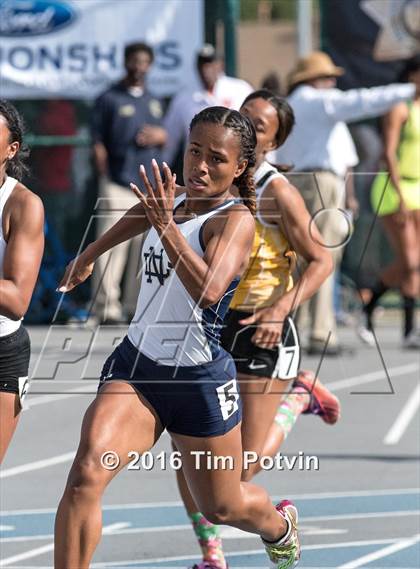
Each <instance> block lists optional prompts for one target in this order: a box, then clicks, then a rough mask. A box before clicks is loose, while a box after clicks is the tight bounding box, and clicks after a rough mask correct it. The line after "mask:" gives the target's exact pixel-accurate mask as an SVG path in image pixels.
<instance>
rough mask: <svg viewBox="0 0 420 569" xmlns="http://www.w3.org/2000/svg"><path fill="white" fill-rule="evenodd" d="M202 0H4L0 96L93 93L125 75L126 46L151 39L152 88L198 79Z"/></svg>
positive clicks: (166, 91)
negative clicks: (196, 73) (197, 55)
mask: <svg viewBox="0 0 420 569" xmlns="http://www.w3.org/2000/svg"><path fill="white" fill-rule="evenodd" d="M203 19H204V16H203V2H202V0H187V1H186V0H118V2H116V1H115V0H0V97H2V98H7V99H34V98H42V99H45V98H68V99H92V98H94V97H96V96H97V95H98V94H99V93H101V92H102V91H103V90H104V89H105V88H106V87H108V86H109V84H110V83H111V82H113V81H116V80H117V79H119V78H120V77H121V76H122V75H123V74H124V69H123V53H124V46H125V45H126V44H128V43H132V42H136V41H144V42H146V43H148V44H150V45H151V46H152V47H153V49H154V51H155V62H154V65H153V68H152V71H151V73H150V75H149V78H148V87H149V89H150V90H151V92H152V93H154V94H155V95H158V96H171V95H173V94H174V93H175V92H177V91H178V90H179V89H180V88H181V87H182V86H183V85H185V84H187V83H191V82H192V81H193V80H194V67H195V53H196V52H197V50H198V49H199V48H200V47H201V45H202V43H203V27H204V21H203Z"/></svg>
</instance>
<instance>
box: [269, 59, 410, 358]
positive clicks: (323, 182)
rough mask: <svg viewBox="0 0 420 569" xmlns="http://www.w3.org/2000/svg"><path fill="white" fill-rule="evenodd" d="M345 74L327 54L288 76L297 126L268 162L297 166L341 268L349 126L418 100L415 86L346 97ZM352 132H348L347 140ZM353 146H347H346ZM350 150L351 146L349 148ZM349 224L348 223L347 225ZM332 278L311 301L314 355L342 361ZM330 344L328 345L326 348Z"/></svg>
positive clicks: (297, 181) (299, 182) (297, 178)
mask: <svg viewBox="0 0 420 569" xmlns="http://www.w3.org/2000/svg"><path fill="white" fill-rule="evenodd" d="M343 73H344V69H342V68H340V67H336V66H335V65H334V63H333V61H332V60H331V58H330V57H329V56H328V55H327V54H326V53H323V52H313V53H311V54H309V55H308V56H307V57H304V58H302V59H300V60H299V61H298V63H297V66H296V68H295V69H294V70H293V71H292V73H291V74H290V76H289V97H288V100H289V103H290V105H291V107H292V109H293V110H294V113H295V117H296V126H295V128H294V130H293V132H292V134H291V135H290V136H289V138H288V139H287V141H286V143H285V144H284V145H283V146H282V147H281V148H280V149H279V150H278V151H277V152H276V153H275V154H274V156H272V155H271V156H270V157H269V160H270V161H271V162H274V163H278V164H293V165H294V169H295V173H293V174H292V173H290V174H289V176H288V177H290V180H291V182H292V183H293V184H294V185H295V186H296V187H297V188H298V189H299V190H300V192H301V194H302V197H303V198H304V200H305V202H306V206H307V208H308V210H309V211H310V212H311V213H312V215H313V216H315V214H317V215H316V217H314V219H315V222H316V225H317V227H318V229H319V230H320V232H321V234H322V238H323V244H324V246H326V247H328V248H329V249H330V250H331V252H332V253H333V256H334V260H335V264H336V265H337V264H338V263H339V262H340V259H341V254H342V245H343V244H344V243H345V242H346V240H347V238H348V225H347V223H346V220H345V219H344V218H343V214H342V213H341V212H339V211H338V210H339V209H341V208H342V206H343V195H344V192H343V182H344V177H345V175H346V172H347V169H348V167H349V166H350V164H349V162H348V156H347V153H346V152H343V150H342V148H343V134H344V129H345V130H346V131H347V127H346V125H345V124H344V123H346V122H351V121H357V120H360V119H362V118H368V117H372V116H377V115H381V114H383V113H385V112H387V111H388V110H389V109H390V108H391V107H392V106H393V105H395V104H396V103H399V102H401V101H407V100H409V99H412V98H413V97H414V93H415V86H414V85H411V84H405V85H400V84H393V85H388V86H385V87H372V88H370V89H351V90H349V91H341V90H340V89H337V88H335V86H336V79H337V77H339V76H340V75H342V74H343ZM346 136H349V135H348V131H347V135H346ZM347 142H348V141H347ZM346 147H348V146H346ZM343 222H344V223H343ZM333 286H334V276H333V275H331V276H330V277H329V278H328V279H327V280H326V281H325V282H324V284H323V285H322V286H321V288H320V290H319V291H318V292H317V293H316V295H315V296H314V297H312V299H311V300H310V303H309V309H310V317H311V324H310V339H309V353H311V354H323V353H324V351H325V353H326V355H338V354H339V353H340V352H341V347H340V345H339V344H338V338H337V329H336V328H337V325H336V320H335V315H334V305H333ZM326 344H327V345H326Z"/></svg>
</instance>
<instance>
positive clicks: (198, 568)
mask: <svg viewBox="0 0 420 569" xmlns="http://www.w3.org/2000/svg"><path fill="white" fill-rule="evenodd" d="M191 569H225V568H224V567H222V566H221V565H220V563H218V562H217V561H202V562H201V563H198V564H197V563H196V564H195V565H193V566H192V567H191ZM226 569H229V565H227V564H226Z"/></svg>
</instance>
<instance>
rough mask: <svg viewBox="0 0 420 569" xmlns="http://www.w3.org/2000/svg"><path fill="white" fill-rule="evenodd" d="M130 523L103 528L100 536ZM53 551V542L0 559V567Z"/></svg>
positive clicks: (119, 523)
mask: <svg viewBox="0 0 420 569" xmlns="http://www.w3.org/2000/svg"><path fill="white" fill-rule="evenodd" d="M130 525H131V524H130V523H126V522H118V523H115V524H111V525H109V526H105V527H104V528H103V529H102V534H105V535H108V534H112V533H113V532H114V531H117V530H121V529H124V528H126V527H128V526H130ZM53 549H54V542H53V543H48V544H47V545H43V546H42V547H37V548H35V549H30V550H29V551H25V552H24V553H18V555H13V556H12V557H6V559H2V560H1V562H0V567H7V566H8V565H11V564H12V563H16V562H18V561H24V560H25V559H31V557H37V556H38V555H42V554H43V553H48V552H49V551H53Z"/></svg>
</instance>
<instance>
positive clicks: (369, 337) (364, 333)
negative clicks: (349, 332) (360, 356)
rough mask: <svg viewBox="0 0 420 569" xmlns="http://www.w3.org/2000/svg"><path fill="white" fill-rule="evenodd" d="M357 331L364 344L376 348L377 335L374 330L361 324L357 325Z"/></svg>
mask: <svg viewBox="0 0 420 569" xmlns="http://www.w3.org/2000/svg"><path fill="white" fill-rule="evenodd" d="M356 331H357V335H358V336H359V338H360V339H361V340H362V342H363V343H364V344H366V345H367V346H369V347H370V348H374V347H375V346H376V342H375V336H374V335H373V332H372V330H369V328H367V327H366V326H364V325H363V324H361V325H360V326H358V327H357V329H356Z"/></svg>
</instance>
